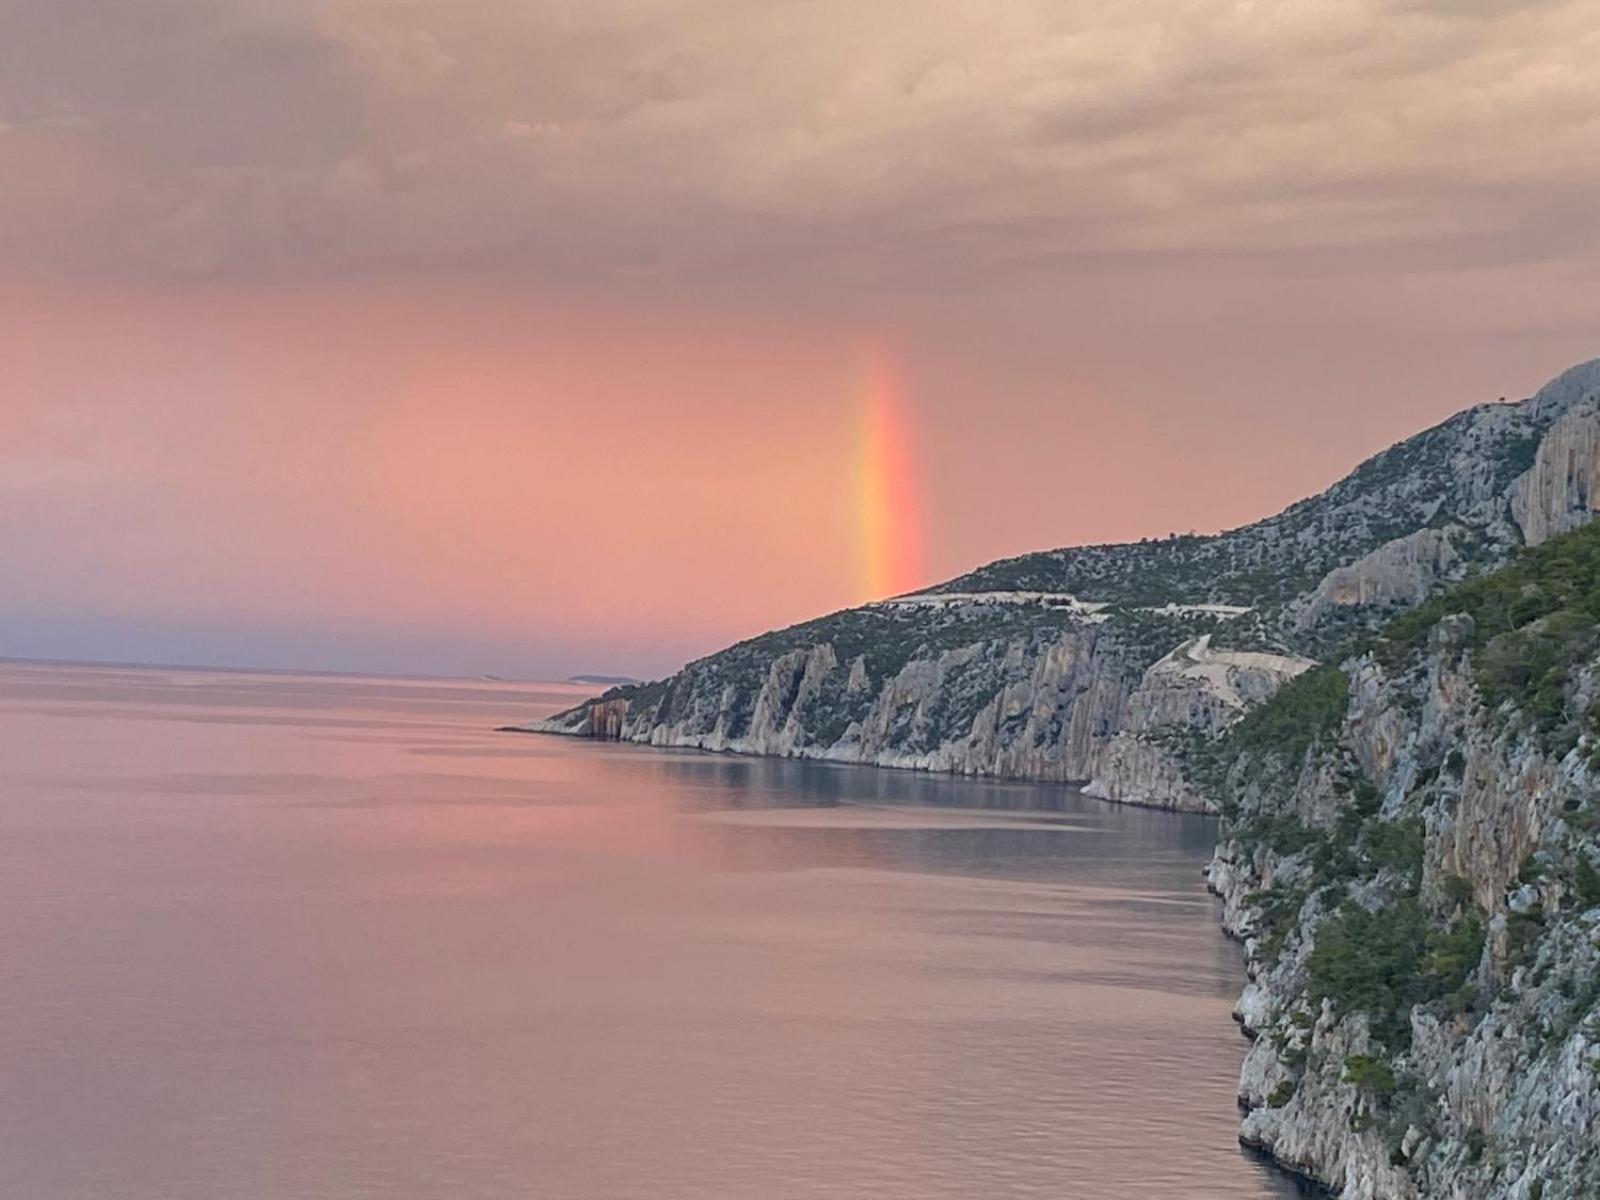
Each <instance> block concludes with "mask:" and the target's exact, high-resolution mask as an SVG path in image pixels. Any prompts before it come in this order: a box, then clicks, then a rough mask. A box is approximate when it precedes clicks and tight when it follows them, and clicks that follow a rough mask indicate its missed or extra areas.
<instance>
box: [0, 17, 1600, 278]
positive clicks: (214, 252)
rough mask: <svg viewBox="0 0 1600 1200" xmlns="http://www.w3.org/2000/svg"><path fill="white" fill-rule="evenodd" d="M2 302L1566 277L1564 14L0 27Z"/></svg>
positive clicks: (1582, 240)
mask: <svg viewBox="0 0 1600 1200" xmlns="http://www.w3.org/2000/svg"><path fill="white" fill-rule="evenodd" d="M0 30H3V32H4V35H5V36H3V37H0V171H3V172H5V173H6V174H7V175H8V176H9V177H10V178H12V179H13V180H15V181H17V182H16V183H15V184H14V185H8V186H7V187H6V188H4V189H3V190H0V263H3V264H4V265H5V266H7V267H10V268H13V269H26V270H30V271H40V270H42V271H47V272H66V273H85V272H87V273H95V274H117V275H134V276H139V275H152V274H155V275H162V274H177V275H215V274H229V275H240V276H245V277H250V276H275V275H285V274H288V275H297V274H311V275H318V276H338V275H341V274H347V273H356V272H370V271H391V270H406V269H418V268H425V269H430V270H436V269H443V270H463V271H479V270H494V271H497V272H506V271H510V272H513V273H518V274H521V275H525V276H527V277H530V278H545V277H552V276H561V277H567V276H571V275H574V274H579V275H581V274H585V273H588V274H595V273H599V274H608V273H609V274H619V275H624V276H626V275H645V276H668V277H671V276H675V275H683V276H686V277H703V276H732V277H756V278H764V277H770V276H771V275H772V274H773V273H774V272H777V273H780V274H788V275H795V276H801V275H817V274H821V275H825V276H829V277H832V278H837V279H858V278H889V279H894V278H921V277H925V276H927V275H929V274H930V273H944V274H947V275H950V276H970V275H974V274H981V273H983V272H986V271H1002V270H1015V269H1020V268H1022V267H1023V266H1025V265H1027V264H1032V265H1033V268H1034V269H1037V267H1038V264H1040V263H1057V262H1061V261H1064V260H1071V259H1073V258H1075V257H1082V258H1084V259H1093V258H1102V257H1104V256H1106V255H1125V256H1127V257H1128V258H1129V259H1130V260H1139V259H1144V258H1147V257H1148V256H1150V255H1171V256H1178V257H1193V256H1196V255H1208V254H1211V255H1262V254H1266V255H1276V256H1294V255H1302V256H1306V261H1308V262H1316V261H1319V259H1320V261H1322V262H1324V263H1325V264H1326V263H1329V262H1330V260H1331V261H1336V262H1337V263H1338V265H1339V266H1341V267H1342V268H1343V269H1357V270H1361V269H1371V268H1373V267H1378V266H1382V267H1385V268H1388V267H1392V266H1393V265H1394V259H1393V255H1394V253H1395V246H1396V244H1397V243H1402V244H1404V245H1405V247H1406V254H1407V257H1408V260H1409V261H1410V262H1411V263H1412V264H1414V266H1415V267H1417V268H1419V269H1421V268H1426V267H1429V266H1433V267H1452V268H1453V267H1461V266H1469V265H1475V264H1482V263H1489V262H1497V261H1533V260H1537V259H1539V258H1540V257H1542V256H1545V255H1549V254H1552V253H1555V252H1556V251H1557V250H1558V249H1559V248H1560V247H1562V246H1566V247H1569V248H1570V247H1573V246H1582V247H1585V248H1592V237H1593V226H1594V222H1593V220H1592V214H1593V213H1594V212H1595V211H1600V171H1597V169H1596V167H1595V164H1596V163H1597V162H1600V73H1597V72H1595V71H1594V70H1593V69H1592V66H1593V63H1594V62H1595V61H1597V60H1600V17H1597V16H1596V15H1595V11H1594V8H1593V5H1592V4H1590V3H1588V0H1570V2H1562V0H1546V2H1544V3H1528V4H1522V5H1517V6H1514V7H1513V6H1504V5H1492V6H1491V5H1475V6H1471V8H1470V11H1469V10H1468V9H1467V8H1465V7H1463V6H1461V5H1459V4H1443V3H1437V2H1434V0H1341V2H1338V3H1328V2H1326V0H1314V2H1313V0H1300V2H1289V0H1284V2H1281V3H1276V4H1261V5H1249V6H1240V5H1235V4H1232V3H1227V2H1224V0H1203V2H1201V3H1198V4H1196V3H1182V4H1179V3H1164V4H1163V3H1157V4H1146V5H1129V4H1126V3H1120V2H1115V0H1101V2H1099V3H1087V4H1075V5H1070V6H1063V5H1059V4H1055V3H1050V2H1047V0H1032V2H1019V3H1013V4H1008V5H1006V6H1003V7H1002V8H1000V9H998V10H997V9H996V8H995V7H994V6H993V5H990V4H986V3H981V2H979V0H957V2H953V3H948V4H940V5H926V4H914V3H906V4H889V3H862V2H861V0H836V2H833V3H824V4H797V3H770V4H760V5H756V4H750V3H748V2H747V0H696V2H689V3H685V2H682V0H678V2H669V0H591V2H589V3H586V4H583V5H567V4H559V5H558V4H553V3H550V4H538V3H526V2H522V0H517V2H513V0H322V2H319V0H220V2H219V0H118V3H117V4H115V5H106V4H104V3H101V2H100V0H10V2H9V3H4V4H0Z"/></svg>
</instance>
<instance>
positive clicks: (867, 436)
mask: <svg viewBox="0 0 1600 1200" xmlns="http://www.w3.org/2000/svg"><path fill="white" fill-rule="evenodd" d="M863 375H864V382H863V388H862V394H861V408H862V438H861V468H860V474H861V561H862V567H863V579H864V581H865V586H866V594H867V596H868V598H870V599H873V600H881V599H883V598H884V597H886V596H896V595H899V594H900V593H902V592H906V591H910V590H911V589H912V588H914V587H916V586H917V585H918V584H919V583H921V582H922V572H923V567H922V500H921V497H920V495H919V493H918V489H917V479H916V452H915V448H914V445H913V442H912V430H911V421H910V417H909V413H908V405H907V395H906V387H905V383H904V380H903V378H902V376H901V375H900V373H899V372H898V371H897V370H896V368H895V365H894V363H893V362H892V361H891V359H890V358H889V356H888V354H887V353H885V352H883V351H881V350H874V351H870V352H869V353H868V354H867V355H866V356H865V368H864V371H863Z"/></svg>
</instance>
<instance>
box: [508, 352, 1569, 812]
mask: <svg viewBox="0 0 1600 1200" xmlns="http://www.w3.org/2000/svg"><path fill="white" fill-rule="evenodd" d="M1597 444H1600V360H1597V361H1596V362H1591V363H1587V364H1584V365H1583V366H1580V367H1575V368H1573V369H1572V370H1570V371H1568V372H1566V373H1565V374H1564V375H1562V376H1560V377H1559V378H1557V379H1556V380H1554V381H1552V382H1551V383H1550V384H1548V385H1547V386H1546V387H1545V388H1543V389H1541V390H1540V392H1539V393H1538V394H1537V395H1536V396H1534V397H1533V398H1532V399H1530V400H1526V401H1523V402H1522V403H1520V404H1510V405H1505V404H1502V405H1484V406H1480V407H1477V408H1473V409H1469V410H1467V411H1465V412H1462V413H1460V414H1458V415H1456V416H1455V417H1452V418H1450V419H1449V420H1447V421H1445V422H1443V423H1442V424H1440V425H1438V426H1436V427H1435V428H1433V429H1430V430H1427V431H1425V432H1423V433H1420V434H1418V435H1416V436H1415V437H1412V438H1409V439H1407V440H1406V441H1403V442H1401V443H1399V444H1398V445H1395V446H1392V447H1390V448H1389V449H1388V450H1385V451H1384V452H1382V453H1381V454H1378V455H1376V456H1374V457H1373V458H1371V459H1369V460H1368V461H1366V462H1365V463H1362V464H1361V465H1360V466H1359V467H1357V468H1356V470H1355V471H1353V472H1352V473H1351V474H1350V475H1349V476H1347V477H1346V478H1345V479H1343V480H1341V481H1340V482H1338V483H1336V484H1335V485H1334V486H1333V487H1331V488H1329V489H1328V490H1327V491H1325V492H1323V493H1321V494H1320V495H1318V496H1314V497H1311V498H1310V499H1307V500H1304V501H1301V502H1300V503H1298V504H1296V505H1293V506H1291V507H1290V508H1288V509H1286V510H1285V511H1283V512H1282V513H1279V514H1277V515H1276V516H1273V517H1269V518H1267V519H1266V520H1263V521H1259V522H1256V523H1255V524H1252V525H1247V526H1244V527H1242V528H1240V529H1236V530H1232V531H1230V532H1228V533H1223V534H1217V535H1213V536H1207V537H1194V536H1191V537H1177V538H1168V539H1163V540H1160V541H1146V542H1140V543H1133V544H1127V545H1114V546H1088V547H1079V548H1074V549H1066V550H1055V551H1049V552H1045V553H1039V554H1030V555H1024V556H1022V557H1020V558H1014V559H1007V560H1004V561H1002V562H997V563H993V564H990V565H989V566H986V567H983V568H980V569H979V570H977V571H975V572H972V573H971V574H969V575H966V576H962V577H961V578H959V579H956V580H952V581H951V582H950V583H948V584H946V585H943V586H941V587H938V588H934V589H929V590H928V591H925V592H921V593H917V594H915V595H912V596H907V597H900V598H898V599H896V600H892V601H887V602H883V603H879V604H873V605H866V606H863V607H861V608H856V609H850V610H847V611H845V612H840V613H835V614H833V615H831V616H827V617H822V618H819V619H817V620H814V621H810V622H806V623H804V624H801V625H797V626H793V627H791V628H789V629H784V630H779V631H776V632H773V633H768V634H763V635H762V636H760V637H757V638H753V639H751V640H749V641H746V642H741V643H739V644H738V645H736V646H733V647H730V648H729V649H727V650H724V651H721V652H719V653H717V654H713V655H711V656H709V657H707V658H703V659H700V660H698V661H696V662H693V663H690V664H689V665H688V666H687V667H685V668H684V669H683V670H682V671H681V672H679V673H678V674H677V675H675V676H673V677H672V678H670V679H666V680H662V681H658V682H655V683H650V684H644V685H639V686H633V687H622V688H616V689H613V690H612V691H610V692H607V693H606V694H605V695H604V696H602V697H600V698H598V699H596V700H593V701H588V702H586V703H584V704H582V705H579V706H578V707H576V708H574V709H571V710H569V711H568V712H565V713H562V714H559V715H558V716H556V717H554V718H551V719H550V720H548V721H545V722H541V723H539V724H538V725H537V726H532V727H530V728H536V729H538V730H541V731H545V732H557V733H570V734H575V735H579V736H590V737H606V738H622V739H626V740H630V741H637V742H645V743H649V744H653V745H665V746H694V747H701V748H705V749H713V750H729V751H736V752H741V753H752V754H779V755H789V756H800V757H814V758H824V759H832V760H837V761H844V762H865V763H877V764H880V765H885V766H899V767H913V768H919V769H927V770H941V771H953V772H959V773H966V774H981V775H997V776H1004V777H1014V778H1029V779H1051V780H1063V781H1071V782H1078V783H1085V784H1087V785H1088V788H1089V790H1091V791H1092V792H1094V793H1096V794H1099V795H1104V796H1107V797H1109V798H1113V799H1118V800H1123V801H1129V802H1134V803H1146V804H1154V805H1159V806H1166V807H1177V808H1192V809H1208V808H1211V807H1212V806H1213V802H1212V801H1211V799H1210V798H1208V797H1207V796H1205V795H1204V794H1202V792H1201V791H1200V790H1198V789H1197V788H1195V787H1194V786H1193V784H1192V783H1191V782H1190V780H1189V779H1188V778H1187V776H1186V774H1185V772H1184V770H1183V765H1182V755H1181V751H1182V748H1183V747H1184V746H1185V745H1187V744H1189V742H1190V741H1191V740H1192V739H1193V738H1195V737H1196V736H1201V737H1205V736H1214V735H1216V734H1217V733H1219V732H1220V731H1222V730H1223V729H1225V728H1226V727H1227V726H1228V725H1229V724H1231V723H1232V722H1233V721H1234V720H1236V719H1237V718H1238V717H1239V716H1240V715H1241V714H1242V713H1243V712H1245V711H1246V710H1247V709H1248V708H1249V707H1250V706H1251V705H1252V704H1254V703H1257V702H1259V701H1260V700H1262V699H1264V698H1266V697H1267V696H1269V695H1271V694H1272V693H1273V692H1274V691H1275V690H1276V689H1277V688H1278V687H1279V686H1281V685H1282V684H1283V683H1284V682H1285V681H1286V680H1289V679H1292V678H1294V677H1296V676H1297V675H1299V674H1300V673H1301V672H1303V671H1304V670H1306V668H1307V667H1309V666H1310V665H1311V662H1312V660H1314V659H1317V658H1321V657H1324V656H1326V655H1327V654H1328V653H1329V652H1330V650H1331V649H1332V648H1334V647H1336V646H1338V645H1340V644H1342V643H1344V642H1346V641H1347V640H1348V639H1350V638H1351V637H1353V636H1357V635H1360V634H1362V633H1364V632H1367V631H1369V630H1371V629H1373V628H1375V627H1376V626H1377V625H1378V624H1380V623H1381V622H1382V621H1383V620H1385V619H1387V618H1388V617H1390V616H1392V615H1393V613H1394V612H1396V611H1397V610H1400V609H1403V608H1405V607H1407V606H1410V605H1414V604H1417V603H1419V602H1421V601H1422V600H1424V599H1426V598H1427V597H1428V596H1429V595H1432V594H1434V593H1435V592H1437V591H1438V590H1439V589H1440V588H1441V587H1443V586H1446V585H1448V584H1449V583H1452V582H1455V581H1458V580H1461V579H1464V578H1468V577H1470V576H1473V575H1475V574H1478V573H1481V572H1483V571H1484V570H1487V569H1491V568H1493V567H1494V566H1496V565H1498V564H1499V563H1501V562H1503V561H1504V560H1505V559H1506V557H1507V556H1508V555H1509V554H1510V553H1512V552H1513V551H1514V550H1515V549H1516V548H1517V547H1518V546H1520V545H1521V544H1523V543H1524V542H1527V543H1536V542H1538V541H1542V540H1544V539H1545V538H1547V537H1550V536H1551V535H1553V534H1556V533H1559V532H1561V531H1563V530H1566V529H1570V528H1573V527H1575V526H1577V525H1580V524H1583V523H1586V522H1587V521H1588V520H1589V519H1590V516H1591V514H1592V511H1593V508H1594V505H1595V503H1596V502H1597V497H1600V486H1597V477H1600V453H1597Z"/></svg>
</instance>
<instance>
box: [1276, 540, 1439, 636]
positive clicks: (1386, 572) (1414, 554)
mask: <svg viewBox="0 0 1600 1200" xmlns="http://www.w3.org/2000/svg"><path fill="white" fill-rule="evenodd" d="M1452 532H1453V531H1452V530H1451V529H1419V530H1417V531H1416V532H1415V533H1408V534H1406V535H1405V536H1404V537H1398V538H1395V539H1394V540H1393V541H1391V542H1385V543H1384V544H1383V545H1382V546H1379V547H1378V548H1377V549H1376V550H1374V551H1373V552H1372V553H1371V554H1364V555H1362V556H1361V557H1360V558H1358V559H1356V561H1355V562H1353V563H1351V564H1350V565H1349V566H1345V567H1335V568H1334V569H1333V570H1332V571H1329V572H1328V573H1327V574H1326V575H1324V576H1323V577H1322V582H1321V583H1319V584H1317V587H1316V590H1315V591H1314V592H1312V593H1311V595H1310V596H1308V597H1307V598H1306V599H1305V601H1304V602H1303V603H1301V604H1299V605H1297V606H1296V611H1295V613H1294V617H1293V620H1294V624H1295V628H1296V629H1299V630H1302V631H1304V630H1308V629H1313V628H1315V627H1316V626H1317V624H1318V623H1319V622H1321V621H1322V619H1323V618H1324V617H1325V616H1326V615H1327V614H1328V611H1329V610H1330V609H1333V608H1353V607H1360V606H1365V605H1378V606H1381V607H1385V608H1402V607H1404V608H1409V607H1410V606H1411V605H1414V604H1420V603H1422V601H1423V600H1425V599H1427V598H1428V596H1429V595H1430V594H1431V593H1432V592H1433V591H1434V590H1435V589H1436V588H1437V587H1438V585H1439V584H1440V583H1441V582H1442V581H1444V580H1446V579H1448V578H1450V570H1451V568H1452V567H1453V566H1454V565H1455V564H1456V562H1457V561H1458V560H1459V557H1460V556H1459V555H1458V554H1457V553H1456V551H1455V548H1454V547H1453V546H1452V545H1451V541H1450V539H1451V534H1452Z"/></svg>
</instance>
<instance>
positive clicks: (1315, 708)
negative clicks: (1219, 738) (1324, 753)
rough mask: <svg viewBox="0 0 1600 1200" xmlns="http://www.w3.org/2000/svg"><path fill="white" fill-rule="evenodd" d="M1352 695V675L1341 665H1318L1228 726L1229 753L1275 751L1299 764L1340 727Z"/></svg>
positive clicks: (1265, 752) (1254, 755)
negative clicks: (1314, 744)
mask: <svg viewBox="0 0 1600 1200" xmlns="http://www.w3.org/2000/svg"><path fill="white" fill-rule="evenodd" d="M1349 697H1350V678H1349V676H1347V675H1346V674H1345V673H1344V672H1343V671H1341V670H1340V669H1339V668H1338V667H1330V666H1323V667H1313V668H1312V669H1311V670H1309V671H1306V672H1305V673H1304V674H1302V675H1298V676H1296V677H1295V678H1294V679H1291V680H1290V681H1289V682H1288V683H1286V684H1284V685H1283V687H1281V688H1279V689H1278V692H1277V694H1276V695H1274V696H1273V697H1272V699H1270V700H1268V701H1267V702H1266V703H1265V704H1262V705H1259V706H1258V707H1256V708H1254V709H1252V710H1251V711H1250V712H1248V713H1246V714H1245V715H1244V716H1243V717H1242V718H1241V719H1240V720H1239V721H1238V723H1236V724H1235V725H1234V726H1233V728H1232V729H1231V730H1229V731H1228V734H1227V737H1226V739H1225V741H1226V751H1225V753H1226V755H1227V756H1228V757H1230V758H1232V757H1236V756H1238V755H1242V754H1249V755H1251V756H1252V757H1253V758H1259V757H1263V756H1266V755H1275V756H1276V757H1277V758H1278V759H1279V760H1280V761H1282V762H1284V763H1294V764H1296V765H1298V763H1299V761H1300V760H1301V759H1302V758H1304V757H1305V753H1306V751H1307V750H1309V749H1310V748H1311V745H1312V743H1314V742H1316V741H1318V740H1319V739H1320V740H1327V739H1329V738H1331V737H1332V736H1333V734H1334V733H1335V732H1336V731H1337V730H1338V728H1339V724H1340V722H1342V721H1343V720H1344V715H1345V709H1346V708H1347V707H1348V705H1349V702H1350V700H1349Z"/></svg>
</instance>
